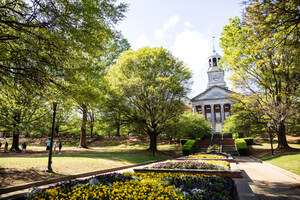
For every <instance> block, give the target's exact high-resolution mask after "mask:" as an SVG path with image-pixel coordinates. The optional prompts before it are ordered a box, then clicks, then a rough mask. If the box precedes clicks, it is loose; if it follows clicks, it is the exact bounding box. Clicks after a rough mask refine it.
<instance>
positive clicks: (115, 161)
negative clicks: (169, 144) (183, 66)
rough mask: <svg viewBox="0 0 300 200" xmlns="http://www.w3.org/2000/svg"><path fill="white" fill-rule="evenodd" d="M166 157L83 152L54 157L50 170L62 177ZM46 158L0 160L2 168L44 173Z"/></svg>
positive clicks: (5, 158)
mask: <svg viewBox="0 0 300 200" xmlns="http://www.w3.org/2000/svg"><path fill="white" fill-rule="evenodd" d="M167 158H169V157H167V156H155V157H153V156H152V155H151V154H144V153H123V152H84V153H68V154H60V155H54V156H53V158H52V162H53V163H52V168H53V169H54V171H55V173H58V174H62V175H69V174H79V173H84V172H90V171H97V170H102V169H109V168H114V167H120V166H125V165H132V164H138V163H143V162H149V161H153V160H160V159H167ZM47 163H48V156H47V155H43V156H30V157H3V158H1V159H0V167H2V168H18V169H36V170H38V171H44V170H45V169H46V167H47Z"/></svg>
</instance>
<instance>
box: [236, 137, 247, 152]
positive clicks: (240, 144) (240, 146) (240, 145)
mask: <svg viewBox="0 0 300 200" xmlns="http://www.w3.org/2000/svg"><path fill="white" fill-rule="evenodd" d="M234 141H235V146H236V148H237V150H238V152H239V154H240V155H247V154H248V153H247V143H246V141H245V140H244V139H235V140H234Z"/></svg>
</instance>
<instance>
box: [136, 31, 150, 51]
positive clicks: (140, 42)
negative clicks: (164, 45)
mask: <svg viewBox="0 0 300 200" xmlns="http://www.w3.org/2000/svg"><path fill="white" fill-rule="evenodd" d="M150 44H151V42H150V40H149V39H148V37H147V36H146V35H140V36H139V37H138V38H137V40H136V41H134V43H133V44H132V49H133V50H137V49H139V48H141V47H146V46H150Z"/></svg>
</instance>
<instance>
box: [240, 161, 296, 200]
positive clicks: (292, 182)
mask: <svg viewBox="0 0 300 200" xmlns="http://www.w3.org/2000/svg"><path fill="white" fill-rule="evenodd" d="M234 158H235V160H236V162H237V165H238V167H239V168H240V170H242V173H243V177H244V178H246V179H247V181H248V183H249V185H250V187H251V189H252V191H253V192H254V194H255V195H256V197H257V199H260V200H298V199H299V200H300V188H299V185H300V176H298V175H296V174H293V173H291V172H288V171H286V170H283V169H281V168H278V167H276V166H274V165H271V164H269V163H266V162H261V161H259V160H254V159H252V158H249V157H246V156H241V157H234ZM295 186H298V189H296V188H295Z"/></svg>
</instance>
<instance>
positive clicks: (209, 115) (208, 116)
mask: <svg viewBox="0 0 300 200" xmlns="http://www.w3.org/2000/svg"><path fill="white" fill-rule="evenodd" d="M206 120H207V121H208V122H211V113H206Z"/></svg>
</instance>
